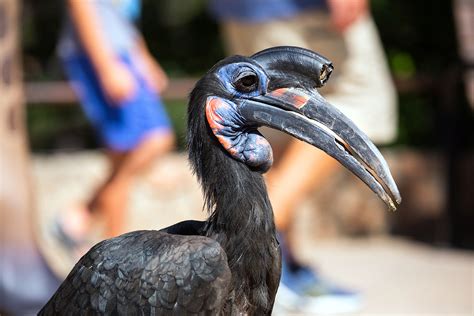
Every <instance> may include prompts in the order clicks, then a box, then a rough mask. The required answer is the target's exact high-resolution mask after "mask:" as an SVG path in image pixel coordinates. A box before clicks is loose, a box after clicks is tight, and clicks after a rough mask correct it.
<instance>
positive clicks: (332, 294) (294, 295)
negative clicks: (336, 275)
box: [275, 263, 362, 315]
mask: <svg viewBox="0 0 474 316" xmlns="http://www.w3.org/2000/svg"><path fill="white" fill-rule="evenodd" d="M275 307H276V311H280V312H282V311H283V310H286V311H287V312H293V313H301V314H306V315H313V314H322V315H331V314H341V313H354V312H357V311H359V310H360V309H361V308H362V300H361V297H360V295H359V293H357V292H355V291H351V290H347V289H344V288H341V287H339V286H336V285H334V284H333V283H331V282H329V281H328V280H325V279H323V278H321V277H320V276H318V275H317V273H316V272H314V271H312V270H311V269H310V268H308V267H305V266H300V265H295V264H293V265H292V266H289V265H288V264H287V263H283V264H282V275H281V281H280V286H279V288H278V293H277V296H276V300H275Z"/></svg>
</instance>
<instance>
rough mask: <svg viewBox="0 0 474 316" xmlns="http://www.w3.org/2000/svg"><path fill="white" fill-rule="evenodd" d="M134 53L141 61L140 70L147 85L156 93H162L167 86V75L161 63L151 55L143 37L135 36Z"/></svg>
mask: <svg viewBox="0 0 474 316" xmlns="http://www.w3.org/2000/svg"><path fill="white" fill-rule="evenodd" d="M135 46H136V53H137V54H138V56H137V57H138V60H140V61H141V64H140V68H141V69H140V71H141V73H142V75H143V76H144V78H145V81H146V82H147V84H148V86H149V87H150V88H151V89H153V90H154V91H155V92H157V93H162V92H163V91H164V90H165V89H166V88H167V87H168V83H169V80H168V76H167V75H166V73H165V71H164V70H163V68H161V65H160V64H159V63H158V62H157V61H156V60H155V58H154V57H153V56H152V55H151V53H150V51H149V50H148V47H147V46H146V43H145V41H144V39H143V37H141V36H139V37H137V42H136V45H135Z"/></svg>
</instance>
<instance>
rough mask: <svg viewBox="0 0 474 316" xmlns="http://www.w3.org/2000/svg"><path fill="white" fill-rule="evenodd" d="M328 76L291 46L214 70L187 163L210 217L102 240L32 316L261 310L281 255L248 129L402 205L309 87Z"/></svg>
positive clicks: (383, 174)
mask: <svg viewBox="0 0 474 316" xmlns="http://www.w3.org/2000/svg"><path fill="white" fill-rule="evenodd" d="M332 69H333V68H332V65H331V63H330V62H329V61H328V60H327V59H326V58H324V57H322V56H320V55H318V54H316V53H314V52H312V51H309V50H306V49H302V48H297V47H275V48H270V49H267V50H264V51H261V52H259V53H256V54H255V55H253V56H251V57H243V56H233V57H229V58H226V59H224V60H222V61H220V62H219V63H217V64H216V65H215V66H214V67H213V68H212V69H211V70H210V71H209V72H208V73H207V74H206V75H205V76H204V77H203V78H202V79H201V80H199V81H198V83H197V84H196V87H195V88H194V90H193V91H192V93H191V96H190V102H189V109H188V135H187V141H188V149H189V160H190V163H191V166H192V168H193V171H194V172H195V173H196V175H197V177H198V179H199V181H200V183H201V185H202V189H203V193H204V197H205V208H206V209H207V210H208V211H209V212H210V217H209V219H208V220H207V221H204V222H198V221H186V222H182V223H178V224H176V225H174V226H171V227H169V228H165V229H163V230H161V231H135V232H131V233H127V234H124V235H122V236H119V237H116V238H112V239H109V240H105V241H102V242H100V243H99V244H97V245H95V246H94V247H93V248H92V249H91V250H90V251H89V252H88V253H87V254H86V255H85V256H84V257H82V258H81V259H80V261H79V262H78V263H77V264H76V265H75V267H74V268H73V270H72V271H71V273H70V274H69V276H68V277H67V278H66V280H65V281H64V282H63V283H62V285H61V286H60V288H59V289H58V290H57V292H56V293H55V294H54V296H53V297H52V298H51V300H50V301H49V302H48V303H47V305H46V306H45V307H44V308H43V309H42V311H41V312H40V314H41V315H56V314H64V315H78V314H87V315H88V314H107V315H109V314H113V315H115V314H117V315H143V314H145V315H150V314H151V315H162V314H166V315H167V314H173V315H191V314H199V315H216V314H223V315H237V314H239V315H240V314H243V315H245V314H247V315H269V314H271V311H272V307H273V302H274V298H275V294H276V291H277V288H278V283H279V279H280V249H279V246H278V241H277V239H276V237H275V226H274V223H273V213H272V207H271V205H270V201H269V199H268V195H267V192H266V188H265V184H264V180H263V177H262V173H264V172H265V171H267V170H268V169H269V168H270V166H271V165H272V149H271V147H270V145H269V143H268V142H267V141H266V139H265V138H264V137H263V136H262V135H261V134H260V133H259V132H258V130H257V128H258V127H260V126H268V127H271V128H274V129H277V130H281V131H283V132H286V133H288V134H290V135H292V136H294V137H296V138H298V139H300V140H303V141H305V142H307V143H309V144H311V145H314V146H316V147H319V148H321V149H322V150H324V151H325V152H327V153H328V154H329V155H331V156H332V157H334V158H335V159H337V160H338V161H339V162H340V163H341V164H343V165H344V166H346V167H347V168H348V169H350V170H351V171H352V172H353V173H354V174H356V175H357V176H358V177H359V178H360V179H361V180H362V181H364V182H365V183H366V184H367V185H368V186H369V187H370V188H371V189H372V190H373V191H374V192H375V193H376V194H377V195H378V196H379V197H380V198H381V199H382V200H383V201H385V203H387V205H388V206H389V207H390V208H392V209H395V207H396V204H397V203H399V202H400V195H399V193H398V189H397V187H396V185H395V183H394V181H393V179H392V176H391V175H390V171H389V169H388V167H387V165H386V162H385V160H384V159H383V157H382V156H381V154H380V152H379V151H378V150H377V149H376V148H375V146H374V145H373V144H372V143H371V142H370V141H369V139H368V138H367V137H366V136H365V135H364V134H363V133H362V132H361V131H360V130H359V129H358V128H357V127H356V126H355V125H354V124H353V123H352V122H351V121H350V120H349V119H347V118H346V117H345V116H344V115H342V114H341V113H340V112H339V111H338V110H336V109H335V108H334V107H332V106H331V105H330V104H328V103H327V102H326V101H325V100H324V99H323V98H322V97H321V95H319V94H318V92H317V91H316V88H318V87H321V86H323V85H324V83H325V82H326V81H327V80H328V78H329V75H330V74H331V71H332Z"/></svg>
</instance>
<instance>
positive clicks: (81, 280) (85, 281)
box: [39, 231, 231, 315]
mask: <svg viewBox="0 0 474 316" xmlns="http://www.w3.org/2000/svg"><path fill="white" fill-rule="evenodd" d="M230 278H231V274H230V270H229V267H228V265H227V257H226V254H225V252H224V251H223V249H222V248H221V247H220V245H219V243H217V242H216V241H215V240H213V239H210V238H207V237H203V236H191V235H186V236H183V235H172V234H168V233H166V232H159V231H136V232H132V233H128V234H124V235H122V236H119V237H116V238H112V239H109V240H105V241H103V242H101V243H99V244H97V245H96V246H94V247H93V248H92V249H91V250H90V251H89V252H88V253H87V254H86V255H85V256H84V257H82V258H81V260H80V261H79V262H78V263H77V264H76V266H75V267H74V268H73V270H72V271H71V273H70V274H69V275H68V277H67V278H66V280H64V282H63V283H62V284H61V286H60V287H59V289H58V290H57V292H56V293H55V294H54V295H53V297H52V298H51V299H50V301H49V302H48V303H47V304H46V305H45V307H43V309H42V310H41V311H40V313H39V315H82V314H102V315H110V314H118V315H134V314H146V315H169V314H178V315H186V314H190V315H191V314H217V313H218V312H219V311H220V309H221V308H222V306H223V304H224V303H225V300H226V297H227V295H228V291H229V284H230Z"/></svg>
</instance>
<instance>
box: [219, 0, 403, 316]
mask: <svg viewBox="0 0 474 316" xmlns="http://www.w3.org/2000/svg"><path fill="white" fill-rule="evenodd" d="M368 6H369V3H368V1H367V0H327V1H324V0H279V1H273V0H211V3H210V9H211V11H212V13H213V15H214V16H216V17H217V19H218V20H219V21H220V23H221V30H222V33H223V38H224V41H225V44H226V45H227V50H228V52H229V53H230V54H240V55H252V54H253V53H255V52H257V51H260V50H262V49H265V48H268V47H272V46H280V45H293V46H300V47H305V48H309V49H312V50H315V51H317V52H319V53H321V54H322V55H324V56H326V57H328V58H329V59H331V60H332V61H333V63H334V65H335V70H334V72H333V78H332V80H331V82H330V84H329V87H327V88H326V89H331V90H329V91H327V90H326V89H323V93H325V97H326V99H327V100H329V101H330V102H331V103H332V104H333V105H335V106H336V107H338V108H339V109H340V110H341V111H342V112H343V113H344V114H346V115H347V116H348V117H349V118H351V119H352V120H353V121H354V122H355V123H356V125H357V126H359V127H360V128H361V129H362V130H363V131H365V132H366V134H367V135H368V136H369V137H370V138H371V139H372V140H373V141H374V142H376V143H378V144H383V143H387V142H390V141H392V140H393V139H394V138H395V134H396V124H397V113H396V93H395V89H394V86H393V83H392V81H391V78H390V74H389V70H388V67H387V65H386V59H385V55H384V52H383V49H382V46H381V43H380V39H379V38H378V34H377V30H376V27H375V24H374V22H373V20H372V18H371V16H370V12H369V9H368ZM263 133H264V134H266V136H269V137H270V139H272V138H274V137H272V135H268V131H266V130H264V131H263ZM280 137H281V136H280ZM275 140H276V139H273V141H275ZM276 147H277V148H278V146H276ZM276 154H278V152H276ZM275 158H276V162H277V163H276V165H275V166H274V168H273V169H271V171H270V172H269V173H268V176H267V184H268V190H269V195H270V199H271V201H272V205H273V211H274V214H275V222H276V226H277V229H278V231H279V234H280V235H279V236H280V244H281V247H282V253H283V262H282V277H281V282H280V288H279V293H278V295H277V301H276V304H277V306H278V305H279V306H282V307H285V308H288V309H292V310H293V311H298V312H305V313H338V312H351V311H356V310H357V309H360V308H361V305H362V300H361V297H360V295H359V294H358V293H357V292H356V291H353V290H348V289H345V288H342V287H340V286H337V285H334V284H333V282H330V281H328V280H325V279H324V278H322V277H321V276H320V274H319V273H318V271H316V270H314V269H311V268H310V267H308V266H307V265H305V264H304V263H302V262H301V261H300V260H299V259H298V258H296V257H295V255H294V254H293V246H292V244H291V241H290V240H289V239H290V238H289V236H290V230H291V224H292V221H293V218H294V217H295V210H296V208H297V206H298V205H299V203H300V202H301V200H302V199H303V198H304V197H305V196H306V195H307V194H308V193H309V192H310V191H313V190H315V189H317V188H318V187H319V186H320V185H321V184H323V183H324V182H325V181H326V180H327V179H328V178H330V177H331V176H333V175H334V174H335V173H336V172H338V171H339V170H340V166H339V164H338V163H337V162H336V161H335V160H334V159H332V158H331V157H329V156H327V155H326V154H325V153H324V152H322V151H317V150H314V149H312V148H310V147H309V146H307V145H306V144H304V143H303V142H300V141H297V140H290V141H289V144H288V145H287V146H286V149H285V150H284V152H283V153H282V154H281V157H275ZM278 158H279V159H278ZM309 166H310V167H309ZM308 167H309V168H308ZM284 183H291V185H290V186H288V185H282V184H284Z"/></svg>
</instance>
